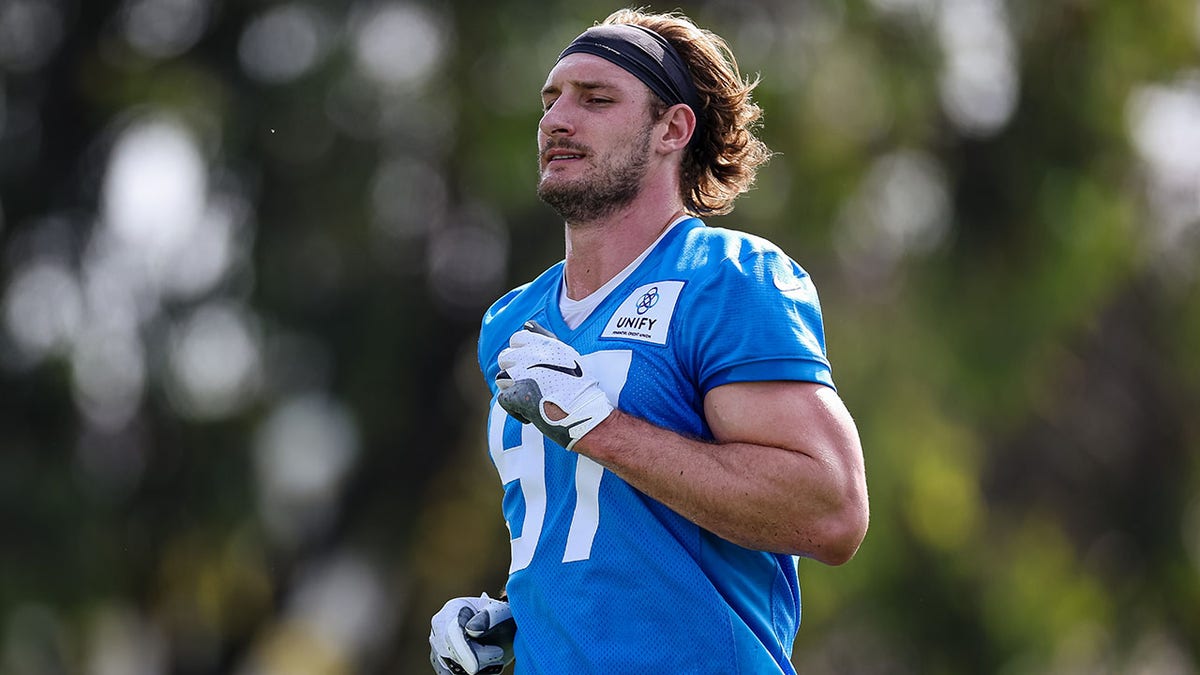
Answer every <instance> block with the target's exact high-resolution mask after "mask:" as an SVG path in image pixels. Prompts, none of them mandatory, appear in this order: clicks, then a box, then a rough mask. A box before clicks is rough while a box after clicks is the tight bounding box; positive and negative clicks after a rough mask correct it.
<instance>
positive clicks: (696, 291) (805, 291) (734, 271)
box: [682, 249, 834, 394]
mask: <svg viewBox="0 0 1200 675" xmlns="http://www.w3.org/2000/svg"><path fill="white" fill-rule="evenodd" d="M693 284H694V286H695V287H694V288H692V289H690V291H691V292H690V293H688V296H689V302H688V306H687V308H686V316H687V319H686V323H687V325H688V330H686V331H684V332H685V335H683V336H682V337H683V344H684V345H685V350H686V354H685V358H686V359H687V360H688V361H689V362H690V364H691V368H692V373H693V374H694V378H695V380H696V383H697V385H698V386H699V388H700V391H701V392H702V393H704V394H707V393H708V391H709V390H711V389H713V388H714V387H719V386H721V385H723V384H729V383H732V382H758V381H766V380H793V381H803V382H815V383H818V384H823V385H826V386H829V387H833V386H834V384H833V375H832V372H831V370H830V366H829V360H828V358H827V357H826V353H825V328H824V324H823V322H822V319H821V305H820V301H819V300H818V298H817V290H816V287H815V286H814V285H813V283H812V280H811V279H809V276H808V273H807V272H805V271H804V270H803V269H802V268H801V267H800V266H799V265H797V264H796V263H795V262H794V261H792V260H791V259H790V258H789V257H787V256H786V255H784V254H783V253H782V252H781V251H778V250H777V249H766V250H763V249H755V250H752V251H749V252H745V253H743V255H741V256H739V257H738V258H729V259H725V260H723V261H721V262H720V263H719V264H717V265H716V266H715V269H714V270H713V271H712V272H711V273H710V274H708V275H706V276H705V277H704V278H700V279H695V280H693Z"/></svg>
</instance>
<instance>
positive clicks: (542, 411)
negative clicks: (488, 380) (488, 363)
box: [496, 321, 613, 450]
mask: <svg viewBox="0 0 1200 675" xmlns="http://www.w3.org/2000/svg"><path fill="white" fill-rule="evenodd" d="M508 344H509V347H508V348H507V349H505V350H503V351H501V352H500V355H499V357H497V359H496V362H497V363H498V364H499V365H500V374H498V375H496V386H498V387H500V396H499V397H498V400H499V401H500V406H501V407H502V408H504V409H505V410H506V411H508V414H509V415H512V416H513V417H515V418H516V419H518V420H520V421H521V422H523V423H525V424H533V425H534V426H536V427H537V428H538V430H539V431H541V432H542V434H544V435H545V436H546V438H549V439H550V440H552V441H554V442H555V443H558V444H559V445H561V446H562V447H564V448H566V449H567V450H570V449H572V448H573V447H574V446H575V443H576V441H578V440H579V439H581V438H583V436H584V434H586V433H587V432H589V431H591V430H592V429H595V428H596V426H597V425H599V424H600V423H601V422H603V421H604V420H605V418H607V417H608V416H609V414H610V413H612V411H613V406H612V403H610V402H609V400H608V396H606V395H605V394H604V392H603V391H601V389H600V384H599V383H598V382H597V381H596V378H594V377H592V376H590V375H588V374H586V373H585V372H584V371H583V365H582V364H581V363H580V356H579V352H577V351H575V349H573V348H572V347H571V346H570V345H568V344H566V343H565V342H563V341H562V340H559V339H558V338H557V337H555V336H554V334H553V333H551V332H550V331H548V330H546V329H545V328H542V327H541V326H539V325H538V324H537V323H536V322H534V321H528V322H526V323H525V326H524V329H523V330H519V331H517V332H516V333H514V334H513V336H512V338H511V339H510V340H509V342H508ZM547 403H553V404H554V405H556V406H558V407H559V408H561V409H562V411H563V412H565V413H566V417H564V418H562V419H558V420H555V419H551V418H550V417H548V416H547V415H546V404H547Z"/></svg>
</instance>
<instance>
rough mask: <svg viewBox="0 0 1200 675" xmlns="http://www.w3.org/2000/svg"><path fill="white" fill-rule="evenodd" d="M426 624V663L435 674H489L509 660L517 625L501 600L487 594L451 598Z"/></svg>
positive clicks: (501, 667) (497, 670)
mask: <svg viewBox="0 0 1200 675" xmlns="http://www.w3.org/2000/svg"><path fill="white" fill-rule="evenodd" d="M429 623H430V629H429V646H430V648H431V649H430V652H429V662H430V664H432V665H433V672H435V673H437V675H476V674H477V673H485V674H488V675H490V674H493V673H499V672H501V671H503V670H504V667H505V666H507V665H508V664H509V663H511V662H512V660H513V636H514V635H515V634H516V630H517V624H516V622H515V621H514V620H513V615H512V611H511V610H509V608H508V603H507V602H504V601H503V600H493V599H491V598H489V597H488V594H487V593H484V594H483V595H481V596H479V597H478V598H455V599H453V600H451V601H449V602H447V603H446V604H445V605H443V606H442V609H441V610H440V611H438V613H437V614H434V615H433V619H432V620H431V621H430V622H429Z"/></svg>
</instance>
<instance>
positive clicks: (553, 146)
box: [538, 139, 592, 158]
mask: <svg viewBox="0 0 1200 675" xmlns="http://www.w3.org/2000/svg"><path fill="white" fill-rule="evenodd" d="M551 150H570V151H572V152H579V153H583V154H589V153H591V151H592V149H591V148H589V147H588V146H586V145H583V144H582V143H576V142H574V141H570V140H566V139H559V140H549V141H546V143H544V144H543V145H542V151H541V153H539V155H538V156H539V157H542V158H545V156H546V153H548V152H550V151H551Z"/></svg>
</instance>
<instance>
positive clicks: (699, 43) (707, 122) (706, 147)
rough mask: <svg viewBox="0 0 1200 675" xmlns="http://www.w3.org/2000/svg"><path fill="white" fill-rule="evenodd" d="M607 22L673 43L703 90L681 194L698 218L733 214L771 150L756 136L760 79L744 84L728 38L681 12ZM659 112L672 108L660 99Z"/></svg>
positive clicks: (632, 14)
mask: <svg viewBox="0 0 1200 675" xmlns="http://www.w3.org/2000/svg"><path fill="white" fill-rule="evenodd" d="M603 24H635V25H639V26H642V27H643V28H648V29H650V30H652V31H654V32H655V33H658V34H659V35H661V36H663V38H665V39H666V40H667V41H668V42H670V43H671V45H672V46H673V47H675V50H676V51H677V52H679V56H680V57H681V58H682V59H683V62H684V63H685V64H687V67H688V70H689V71H690V72H691V75H692V81H693V82H695V84H696V89H697V90H698V91H699V92H700V101H701V110H697V111H695V112H696V114H697V116H700V117H701V119H700V123H699V124H698V125H697V126H698V129H697V131H699V133H700V136H699V137H698V138H693V139H692V142H691V143H690V144H689V145H688V149H687V152H685V153H684V158H683V163H682V166H681V167H680V190H679V191H680V196H681V197H683V204H684V207H685V208H686V209H687V211H688V212H689V213H690V214H692V215H695V216H705V215H721V214H725V213H729V212H730V211H732V210H733V201H734V200H735V199H737V197H738V195H740V194H741V193H743V192H745V191H747V190H749V189H750V187H751V186H752V185H753V184H754V177H755V175H756V174H757V172H758V167H759V166H761V165H762V164H763V163H765V162H766V161H767V160H768V159H770V157H771V150H770V148H768V147H767V145H766V144H765V143H763V142H762V141H761V140H760V139H759V138H758V137H757V136H756V135H755V134H754V131H755V128H756V127H757V125H758V123H759V121H760V119H761V118H762V108H759V107H758V105H757V104H756V103H754V101H753V100H751V98H750V92H752V91H753V90H754V88H755V87H757V86H758V78H757V77H756V78H755V79H754V80H743V79H742V75H741V73H740V71H739V70H738V65H737V60H736V59H735V58H734V56H733V51H732V50H731V49H730V48H729V45H728V44H727V43H726V42H725V40H724V39H723V38H722V37H721V36H719V35H717V34H716V33H713V32H712V31H709V30H706V29H703V28H700V27H698V26H696V24H695V23H694V22H692V20H691V19H689V18H688V17H686V16H684V15H683V14H682V13H679V12H670V13H664V14H650V13H646V12H643V11H642V10H639V9H621V10H617V11H616V12H613V13H612V14H610V15H609V16H608V17H607V18H606V19H604V21H603ZM655 99H656V102H657V106H656V111H655V112H656V113H657V114H659V115H661V114H662V113H663V112H665V110H666V109H667V105H666V103H665V102H663V101H661V100H658V99H657V97H655Z"/></svg>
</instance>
